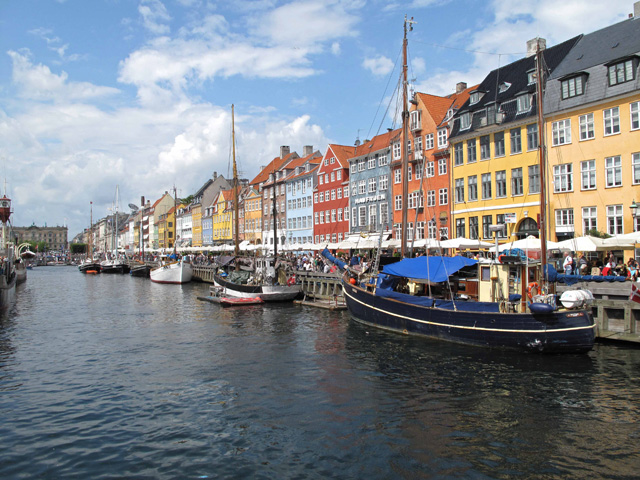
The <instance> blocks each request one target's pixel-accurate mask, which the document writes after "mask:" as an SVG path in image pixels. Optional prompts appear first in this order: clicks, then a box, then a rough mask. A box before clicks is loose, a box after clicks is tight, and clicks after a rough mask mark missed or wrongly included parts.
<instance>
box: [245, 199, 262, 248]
mask: <svg viewBox="0 0 640 480" xmlns="http://www.w3.org/2000/svg"><path fill="white" fill-rule="evenodd" d="M244 239H245V240H246V241H249V242H251V244H252V245H258V244H260V243H262V195H260V192H258V190H256V189H255V188H253V187H249V189H248V190H247V192H246V196H245V197H244Z"/></svg>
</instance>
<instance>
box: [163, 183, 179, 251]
mask: <svg viewBox="0 0 640 480" xmlns="http://www.w3.org/2000/svg"><path fill="white" fill-rule="evenodd" d="M177 202H178V192H177V191H176V186H175V185H174V186H173V254H174V255H175V257H176V258H177V257H178V243H177V240H178V239H177V237H176V234H177V233H178V222H177V220H178V212H177V211H176V209H177V208H178V203H177ZM167 217H168V215H167ZM165 248H166V247H165Z"/></svg>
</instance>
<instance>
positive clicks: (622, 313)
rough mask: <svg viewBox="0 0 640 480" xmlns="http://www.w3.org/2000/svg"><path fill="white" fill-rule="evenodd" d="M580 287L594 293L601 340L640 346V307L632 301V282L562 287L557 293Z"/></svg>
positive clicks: (597, 335) (592, 283)
mask: <svg viewBox="0 0 640 480" xmlns="http://www.w3.org/2000/svg"><path fill="white" fill-rule="evenodd" d="M576 286H578V287H581V288H583V289H585V290H590V291H591V293H592V294H593V298H594V302H593V305H591V309H592V311H593V318H594V320H595V321H596V325H597V327H598V328H597V331H596V337H597V338H599V339H601V340H619V341H625V342H633V343H640V304H638V303H635V302H632V301H630V300H629V295H630V294H631V282H612V283H600V282H586V283H580V284H577V285H573V286H570V287H569V286H565V285H562V286H561V285H558V286H557V293H558V295H561V294H562V292H564V291H565V290H572V289H574V288H575V287H576Z"/></svg>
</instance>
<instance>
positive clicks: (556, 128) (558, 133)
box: [551, 118, 571, 147]
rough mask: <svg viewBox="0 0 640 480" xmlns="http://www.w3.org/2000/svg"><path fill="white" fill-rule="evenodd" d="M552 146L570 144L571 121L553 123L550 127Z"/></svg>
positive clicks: (568, 119)
mask: <svg viewBox="0 0 640 480" xmlns="http://www.w3.org/2000/svg"><path fill="white" fill-rule="evenodd" d="M551 131H552V136H553V141H552V144H553V146H554V147H555V146H558V145H566V144H567V143H571V119H570V118H567V119H566V120H559V121H557V122H553V124H552V127H551Z"/></svg>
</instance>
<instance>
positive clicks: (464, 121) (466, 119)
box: [460, 112, 471, 130]
mask: <svg viewBox="0 0 640 480" xmlns="http://www.w3.org/2000/svg"><path fill="white" fill-rule="evenodd" d="M469 127H471V114H470V113H469V112H467V113H463V114H462V115H460V130H466V129H467V128H469Z"/></svg>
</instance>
